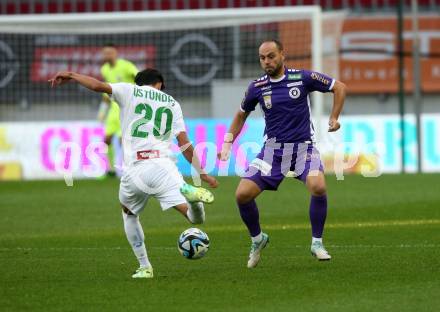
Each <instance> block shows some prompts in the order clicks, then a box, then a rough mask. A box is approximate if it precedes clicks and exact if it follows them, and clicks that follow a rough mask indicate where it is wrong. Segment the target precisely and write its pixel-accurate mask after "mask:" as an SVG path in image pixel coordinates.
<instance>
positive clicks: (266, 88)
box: [260, 85, 272, 91]
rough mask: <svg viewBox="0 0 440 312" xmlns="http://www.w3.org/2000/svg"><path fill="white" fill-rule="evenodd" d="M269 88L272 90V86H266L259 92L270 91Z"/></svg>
mask: <svg viewBox="0 0 440 312" xmlns="http://www.w3.org/2000/svg"><path fill="white" fill-rule="evenodd" d="M271 88H272V86H271V85H268V86H265V87H262V88H261V89H260V90H261V91H264V90H270V89H271Z"/></svg>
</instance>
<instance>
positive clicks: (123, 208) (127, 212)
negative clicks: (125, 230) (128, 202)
mask: <svg viewBox="0 0 440 312" xmlns="http://www.w3.org/2000/svg"><path fill="white" fill-rule="evenodd" d="M121 208H122V211H123V212H124V213H125V214H126V215H131V216H134V213H132V212H131V211H130V209H128V208H127V207H125V206H124V205H122V204H121Z"/></svg>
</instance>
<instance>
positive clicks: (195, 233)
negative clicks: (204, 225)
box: [177, 228, 209, 259]
mask: <svg viewBox="0 0 440 312" xmlns="http://www.w3.org/2000/svg"><path fill="white" fill-rule="evenodd" d="M177 249H179V252H180V254H181V255H182V256H184V257H185V258H187V259H200V258H202V257H203V256H204V255H205V254H206V253H207V252H208V249H209V237H208V235H206V233H205V232H203V231H202V230H200V229H197V228H190V229H187V230H185V231H183V232H182V234H180V236H179V240H178V241H177Z"/></svg>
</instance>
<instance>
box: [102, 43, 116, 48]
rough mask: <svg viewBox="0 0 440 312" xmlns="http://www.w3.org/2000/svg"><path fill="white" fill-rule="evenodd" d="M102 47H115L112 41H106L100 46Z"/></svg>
mask: <svg viewBox="0 0 440 312" xmlns="http://www.w3.org/2000/svg"><path fill="white" fill-rule="evenodd" d="M102 47H103V48H116V45H115V44H114V43H113V42H106V43H104V45H103V46H102Z"/></svg>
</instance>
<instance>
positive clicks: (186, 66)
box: [0, 0, 440, 180]
mask: <svg viewBox="0 0 440 312" xmlns="http://www.w3.org/2000/svg"><path fill="white" fill-rule="evenodd" d="M415 2H416V3H417V8H418V19H417V20H418V31H417V32H414V29H413V23H412V22H411V21H412V18H413V15H412V13H413V12H412V6H411V1H396V0H388V1H387V0H381V1H379V0H356V1H355V0H333V1H332V0H322V1H300V0H298V1H279V0H259V1H258V0H256V1H245V0H241V1H238V0H229V1H228V0H217V1H215V0H212V1H208V0H206V1H204V0H199V1H197V0H181V1H172V0H169V1H156V0H150V1H138V0H126V1H108V0H106V1H104V0H101V1H99V0H96V1H93V0H92V1H80V0H78V1H75V0H71V1H65V0H58V1H54V0H52V1H51V0H46V1H44V0H33V1H22V0H19V1H8V0H3V1H1V2H0V14H1V15H0V169H1V170H0V180H1V179H9V180H10V179H22V178H25V179H40V178H57V177H59V175H58V174H56V172H54V170H55V164H54V163H55V162H56V159H57V157H56V154H57V146H59V144H60V143H62V142H64V141H75V142H77V143H78V144H79V145H80V146H81V150H82V154H81V157H80V160H79V161H80V164H78V166H79V167H80V168H85V166H87V165H88V164H89V160H88V159H87V157H86V156H85V155H84V148H85V145H86V144H87V143H90V142H92V141H96V140H101V139H102V135H103V132H102V127H101V126H100V125H99V124H98V123H97V121H96V115H97V110H98V106H99V103H100V99H101V98H100V96H99V95H97V94H93V93H91V92H88V91H87V90H84V89H83V88H80V87H78V86H77V85H73V84H72V85H69V86H67V87H65V88H62V89H57V90H55V91H54V90H51V89H50V88H49V87H48V85H47V83H46V81H47V79H48V78H49V77H51V76H52V75H53V74H55V73H56V72H57V71H59V70H65V69H67V70H74V71H77V72H80V73H83V74H89V75H93V76H95V77H98V78H99V77H100V74H99V69H100V66H101V65H102V60H101V55H100V50H101V48H102V45H103V44H104V43H107V42H112V43H114V44H115V45H116V46H117V47H118V50H119V53H120V56H121V57H122V58H126V59H128V60H130V61H132V62H134V63H135V64H136V65H137V66H138V67H139V68H140V69H142V68H144V67H147V66H152V67H157V68H158V69H160V70H161V71H163V72H164V74H165V77H166V80H167V88H168V90H167V91H168V92H169V93H170V94H172V95H173V96H174V97H175V98H177V99H178V100H179V101H180V102H181V103H182V105H183V107H184V113H185V116H186V119H187V124H188V131H189V133H190V136H191V138H192V139H193V141H194V142H195V143H196V144H197V143H200V142H204V141H207V142H211V143H213V144H219V140H221V138H222V135H223V133H224V132H225V130H226V129H227V126H228V123H229V119H230V118H231V117H232V115H233V112H234V111H235V110H236V109H237V107H238V105H239V103H240V101H241V98H242V96H243V94H244V91H245V88H246V86H247V84H248V83H249V81H250V80H251V79H255V78H256V77H258V75H259V74H260V72H261V70H260V68H259V64H258V57H257V47H258V44H259V42H260V41H261V40H262V39H265V38H272V37H273V38H279V39H281V40H282V41H284V43H285V45H286V52H287V58H288V64H289V66H292V67H296V68H310V67H311V68H313V69H315V70H320V71H322V72H325V73H328V74H331V75H333V76H334V77H337V78H338V79H340V80H342V81H343V82H345V83H346V84H347V85H348V88H349V95H348V98H347V101H346V106H345V109H344V116H343V122H344V126H343V128H342V130H341V131H340V133H338V134H337V135H334V136H328V135H326V134H325V131H321V132H322V136H321V137H320V144H321V149H322V151H323V153H324V158H325V159H326V163H327V164H328V165H327V167H328V168H330V169H331V168H332V167H333V166H332V163H333V160H334V157H335V156H334V155H335V153H343V154H345V156H346V154H356V155H358V156H360V157H359V158H358V160H357V161H354V162H353V163H352V165H351V166H348V165H347V167H350V168H347V169H348V171H354V172H360V171H362V170H364V171H365V172H366V173H367V174H368V173H369V174H371V175H374V174H375V172H377V171H378V170H381V171H384V172H400V171H403V170H406V171H410V172H411V171H417V170H418V169H420V170H423V171H426V172H433V171H440V144H439V142H440V140H439V137H440V126H438V125H439V124H440V114H439V113H440V105H439V99H440V13H439V12H440V1H439V0H423V1H415ZM304 5H306V6H308V5H315V6H314V7H310V8H317V7H316V5H317V6H320V9H322V13H319V15H314V13H313V14H312V13H310V14H309V13H307V14H306V13H301V8H304ZM399 5H401V10H402V13H403V15H404V17H403V20H402V24H400V23H399V19H398V11H399V10H398V8H399ZM263 7H273V8H271V9H274V8H275V9H276V8H278V10H279V11H278V12H282V11H283V10H285V9H289V10H290V9H294V10H295V9H298V10H299V11H298V13H292V15H291V18H290V19H286V17H285V16H284V17H281V18H279V19H278V20H277V19H276V18H274V19H263V18H261V17H260V18H256V17H254V18H253V19H250V20H244V19H243V20H239V18H238V19H235V20H233V21H230V22H228V23H229V24H224V25H220V24H218V23H219V21H221V19H222V18H221V14H222V13H221V12H226V11H217V10H216V9H235V10H233V11H234V12H244V11H251V8H252V9H254V10H259V9H260V10H261V8H263ZM238 8H240V10H244V11H240V10H238ZM246 8H249V9H246ZM305 8H307V7H305ZM267 9H268V8H266V10H267ZM310 10H312V9H310ZM175 12H177V13H176V14H178V15H179V14H180V15H179V16H181V17H180V18H181V19H179V21H182V22H181V23H182V24H181V25H177V26H176V24H175V23H174V24H173V23H171V22H170V23H168V24H167V23H159V22H158V24H157V26H156V27H155V25H154V23H152V22H151V21H147V20H148V19H149V18H148V16H150V15H149V14H159V16H163V17H164V20H166V21H172V16H171V15H172V14H175ZM207 12H211V13H210V14H214V12H220V13H219V14H220V15H216V17H215V18H212V19H211V20H210V19H209V18H203V15H205V13H207ZM255 12H256V11H255ZM90 14H92V15H90ZM93 14H98V15H93ZM167 14H168V15H167ZM170 14H171V15H170ZM225 14H226V13H225ZM281 15H282V14H281ZM170 16H171V17H170ZM316 16H318V18H319V24H318V25H320V29H319V31H318V30H317V29H316V28H313V27H314V26H313V25H314V24H313V23H314V21H315V22H316ZM197 17H200V19H198V18H197ZM116 18H118V19H120V20H121V21H120V22H119V23H118V24H117V23H112V19H116ZM124 19H125V21H126V24H124V23H125V22H124ZM133 19H134V20H133ZM142 19H146V20H145V22H142ZM63 20H64V21H66V23H67V21H69V24H68V26H65V25H64V27H63V25H62V23H63V22H62V21H63ZM130 20H131V23H130ZM33 21H34V22H33ZM60 21H61V23H60ZM136 21H138V23H139V25H141V26H139V25H138V26H139V27H138V26H136ZM315 25H316V24H315ZM399 25H401V27H400V26H399ZM316 31H317V32H316ZM415 33H416V34H417V36H416V37H417V38H418V40H417V41H416V42H418V45H417V46H418V50H417V51H418V52H417V53H416V56H417V57H416V58H414V57H413V52H414V51H415V49H414V45H413V42H414V40H412V39H413V38H414V34H415ZM399 38H400V39H401V41H399ZM399 42H400V43H401V45H400V44H399ZM318 45H319V47H318ZM400 47H401V48H400ZM414 64H416V65H414ZM399 66H400V67H399ZM401 73H403V75H402V74H401ZM401 77H402V79H400V78H401ZM419 95H420V96H419ZM329 100H330V97H324V100H322V98H319V97H318V96H317V97H316V98H315V99H314V107H313V110H314V112H315V114H314V116H315V119H317V121H316V120H315V122H317V123H318V124H319V125H321V128H322V129H325V124H326V115H327V113H328V112H329V109H330V105H331V103H330V102H329ZM321 103H322V104H321ZM414 103H418V104H416V105H415V104H414ZM318 104H319V105H318ZM418 110H421V113H422V114H421V122H420V128H421V129H422V131H421V139H420V141H421V143H422V144H421V145H420V146H421V149H420V152H419V153H420V155H421V158H420V159H421V162H420V168H418V155H419V153H418V150H417V146H418V144H417V141H418V140H417V138H418V135H417V131H416V129H417V127H418V126H417V118H416V114H415V113H417V112H418ZM401 116H405V117H404V119H401ZM253 117H255V118H254V119H253V120H252V121H251V122H250V123H249V124H248V128H247V129H246V130H245V133H244V134H243V136H242V138H241V142H245V141H255V142H261V133H262V130H263V123H262V121H261V117H260V116H259V115H258V112H257V113H256V114H254V116H253ZM318 127H319V126H318ZM402 129H404V132H403V133H404V136H403V139H402V140H401V137H402V136H401V130H402ZM344 142H345V143H344ZM346 143H349V144H346ZM341 144H343V145H341ZM207 154H208V155H207V156H206V158H207V162H208V163H212V167H213V166H214V165H215V160H214V157H215V154H213V153H209V152H207ZM235 156H236V157H234V159H233V160H232V162H233V164H234V163H237V164H238V166H239V168H241V169H243V168H244V167H245V162H246V160H245V159H246V151H240V150H238V151H236V153H235ZM181 160H182V159H180V161H181ZM402 161H403V162H404V163H405V166H402ZM180 165H181V168H182V170H183V171H184V172H185V173H188V167H185V166H184V165H183V162H182V164H180ZM362 165H366V167H365V166H362ZM233 167H234V166H231V168H230V170H228V171H227V172H228V173H230V174H231V173H234V170H233V169H234V168H233ZM362 168H363V169H362ZM239 171H240V170H239ZM78 176H81V173H78Z"/></svg>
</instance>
